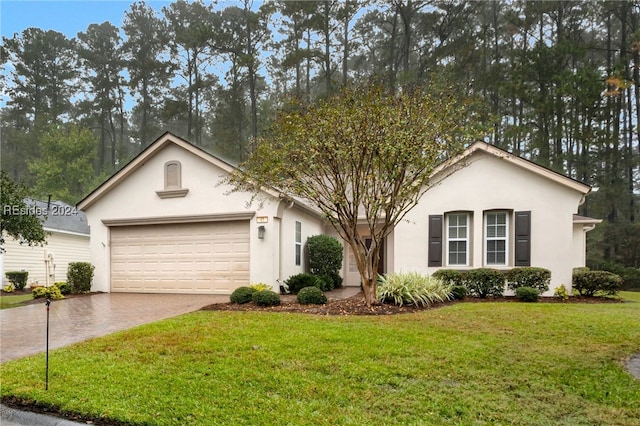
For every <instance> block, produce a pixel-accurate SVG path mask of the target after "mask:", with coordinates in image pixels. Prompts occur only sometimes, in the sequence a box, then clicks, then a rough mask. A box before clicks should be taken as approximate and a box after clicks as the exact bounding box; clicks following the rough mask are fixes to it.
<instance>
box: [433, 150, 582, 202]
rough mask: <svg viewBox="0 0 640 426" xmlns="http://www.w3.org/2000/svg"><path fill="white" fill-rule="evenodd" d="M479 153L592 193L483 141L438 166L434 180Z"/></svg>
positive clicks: (556, 174)
mask: <svg viewBox="0 0 640 426" xmlns="http://www.w3.org/2000/svg"><path fill="white" fill-rule="evenodd" d="M477 152H484V153H486V154H489V155H492V156H494V157H496V158H499V159H501V160H505V161H507V162H509V163H511V164H513V165H516V166H518V167H521V168H523V169H525V170H528V171H530V172H532V173H535V174H537V175H538V176H541V177H544V178H546V179H549V180H552V181H554V182H556V183H558V184H560V185H563V186H565V187H568V188H570V189H573V190H575V191H577V192H578V193H581V194H583V196H586V195H587V194H589V193H590V192H591V186H589V185H587V184H585V183H582V182H579V181H577V180H575V179H572V178H570V177H567V176H565V175H563V174H561V173H558V172H555V171H553V170H551V169H548V168H546V167H543V166H541V165H539V164H536V163H534V162H532V161H529V160H526V159H524V158H522V157H518V156H517V155H514V154H511V153H510V152H508V151H505V150H503V149H500V148H498V147H496V146H494V145H490V144H488V143H486V142H483V141H476V142H474V143H473V144H472V145H470V146H469V147H468V148H467V149H465V150H464V151H463V152H462V153H461V154H459V155H457V156H455V157H453V158H450V159H449V160H447V161H445V162H443V163H441V164H440V165H438V166H437V167H436V168H435V169H434V170H433V173H432V174H431V176H432V179H433V178H436V177H437V176H438V175H440V174H442V173H444V172H446V171H447V170H450V169H451V168H452V167H454V166H456V165H461V166H462V167H463V166H464V161H465V160H467V159H468V158H470V157H471V156H472V155H473V154H475V153H477Z"/></svg>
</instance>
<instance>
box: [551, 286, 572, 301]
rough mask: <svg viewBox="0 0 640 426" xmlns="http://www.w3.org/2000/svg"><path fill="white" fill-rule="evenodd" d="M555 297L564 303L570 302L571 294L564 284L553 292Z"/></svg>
mask: <svg viewBox="0 0 640 426" xmlns="http://www.w3.org/2000/svg"><path fill="white" fill-rule="evenodd" d="M553 297H557V298H558V299H560V300H562V301H563V302H564V301H567V300H569V292H568V291H567V287H566V286H565V285H564V284H561V285H560V286H558V287H556V289H555V290H554V291H553Z"/></svg>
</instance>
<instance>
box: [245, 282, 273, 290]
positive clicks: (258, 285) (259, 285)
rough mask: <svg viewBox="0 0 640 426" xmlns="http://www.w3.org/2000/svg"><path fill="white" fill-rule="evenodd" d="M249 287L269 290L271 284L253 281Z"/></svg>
mask: <svg viewBox="0 0 640 426" xmlns="http://www.w3.org/2000/svg"><path fill="white" fill-rule="evenodd" d="M249 287H251V288H252V289H254V290H256V291H260V290H271V286H270V285H269V284H265V283H253V284H250V285H249Z"/></svg>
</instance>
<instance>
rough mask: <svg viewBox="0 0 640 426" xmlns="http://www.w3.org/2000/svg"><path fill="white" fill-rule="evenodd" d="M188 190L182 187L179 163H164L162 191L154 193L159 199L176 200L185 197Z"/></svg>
mask: <svg viewBox="0 0 640 426" xmlns="http://www.w3.org/2000/svg"><path fill="white" fill-rule="evenodd" d="M188 192H189V190H188V189H187V188H183V187H182V165H181V164H180V162H179V161H175V160H174V161H167V162H166V163H164V189H163V190H162V191H156V194H158V197H160V198H177V197H184V196H185V195H187V193H188Z"/></svg>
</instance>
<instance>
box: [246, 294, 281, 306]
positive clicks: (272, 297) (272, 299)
mask: <svg viewBox="0 0 640 426" xmlns="http://www.w3.org/2000/svg"><path fill="white" fill-rule="evenodd" d="M251 300H253V301H254V302H255V304H256V305H258V306H275V305H279V304H280V295H279V294H278V293H276V292H273V291H271V290H260V291H256V292H255V293H253V296H252V297H251Z"/></svg>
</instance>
